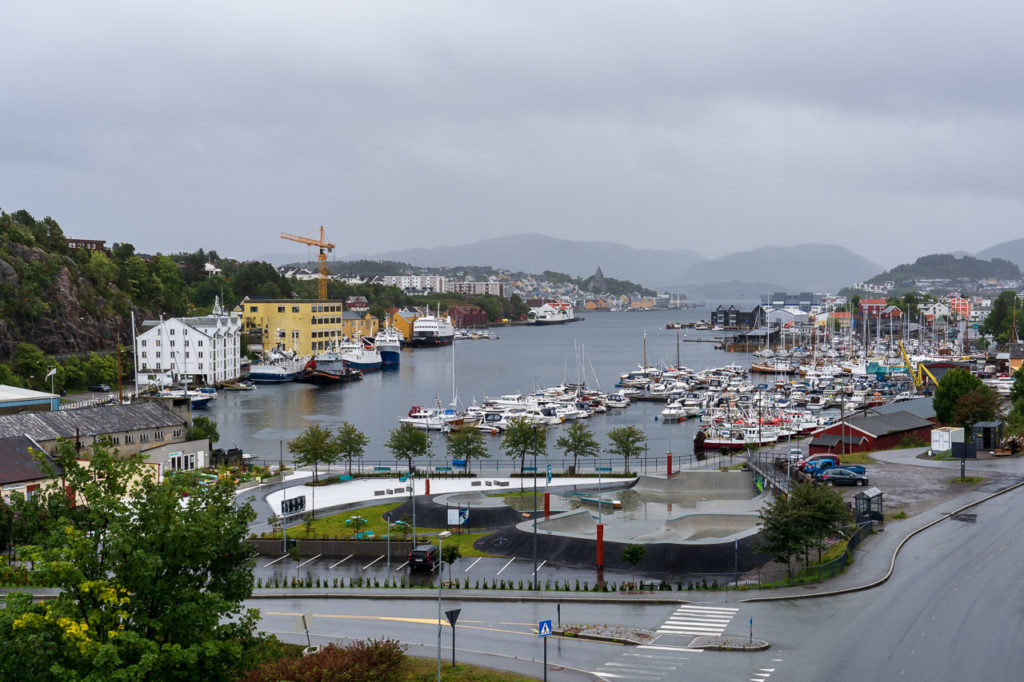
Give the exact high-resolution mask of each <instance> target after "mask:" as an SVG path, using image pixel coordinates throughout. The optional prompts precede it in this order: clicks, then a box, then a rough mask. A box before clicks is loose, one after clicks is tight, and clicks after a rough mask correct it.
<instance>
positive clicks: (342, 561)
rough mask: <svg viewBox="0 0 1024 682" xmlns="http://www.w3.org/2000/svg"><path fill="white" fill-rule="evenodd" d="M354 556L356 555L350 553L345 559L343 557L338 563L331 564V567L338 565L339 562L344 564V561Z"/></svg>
mask: <svg viewBox="0 0 1024 682" xmlns="http://www.w3.org/2000/svg"><path fill="white" fill-rule="evenodd" d="M353 556H355V555H354V554H349V555H348V556H347V557H345V558H344V559H342V560H341V561H339V562H338V563H336V564H331V566H330V568H334V567H335V566H338V565H339V564H343V563H345V562H346V561H348V560H349V559H351V558H352V557H353Z"/></svg>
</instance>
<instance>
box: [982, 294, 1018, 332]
mask: <svg viewBox="0 0 1024 682" xmlns="http://www.w3.org/2000/svg"><path fill="white" fill-rule="evenodd" d="M1016 297H1017V292H1016V291H1004V292H1002V293H1000V294H999V295H998V296H996V298H995V300H993V301H992V308H991V310H990V311H989V314H988V316H987V317H986V318H985V319H984V320H983V321H982V323H981V325H979V327H978V330H979V331H980V332H981V333H982V334H991V335H992V336H994V337H995V339H996V341H998V342H1000V343H1006V342H1007V341H1010V340H1011V339H1016V340H1020V338H1021V334H1022V333H1024V311H1021V312H1022V314H1021V315H1017V314H1016V300H1015V299H1016ZM1014 323H1016V325H1017V328H1016V332H1014V329H1013V325H1014Z"/></svg>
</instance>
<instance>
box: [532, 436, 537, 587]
mask: <svg viewBox="0 0 1024 682" xmlns="http://www.w3.org/2000/svg"><path fill="white" fill-rule="evenodd" d="M533 589H534V590H536V589H537V425H536V424H534V425H533Z"/></svg>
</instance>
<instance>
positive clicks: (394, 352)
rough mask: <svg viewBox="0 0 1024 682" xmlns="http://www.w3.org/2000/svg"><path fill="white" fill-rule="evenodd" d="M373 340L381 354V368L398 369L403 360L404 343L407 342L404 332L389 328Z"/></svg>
mask: <svg viewBox="0 0 1024 682" xmlns="http://www.w3.org/2000/svg"><path fill="white" fill-rule="evenodd" d="M371 340H372V341H373V345H374V347H375V348H376V349H377V352H378V353H380V361H381V367H385V368H386V367H398V365H399V362H400V361H401V359H402V343H403V342H404V341H405V337H404V336H402V332H400V331H398V330H397V329H395V328H394V327H391V326H387V327H385V328H384V329H381V330H380V331H379V332H378V333H377V335H376V336H375V337H373V339H371Z"/></svg>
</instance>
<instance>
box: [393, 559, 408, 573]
mask: <svg viewBox="0 0 1024 682" xmlns="http://www.w3.org/2000/svg"><path fill="white" fill-rule="evenodd" d="M408 565H409V562H408V561H406V562H405V563H403V564H402V565H401V566H399V567H398V568H396V569H395V570H396V571H401V570H402V569H403V568H405V567H406V566H408Z"/></svg>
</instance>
